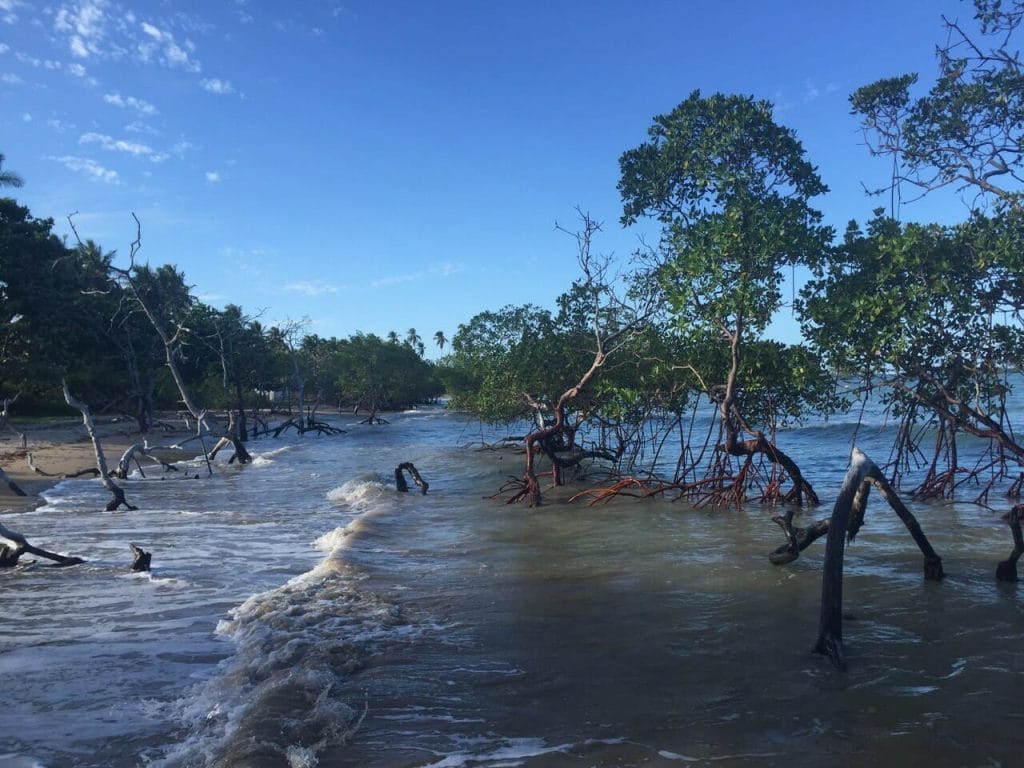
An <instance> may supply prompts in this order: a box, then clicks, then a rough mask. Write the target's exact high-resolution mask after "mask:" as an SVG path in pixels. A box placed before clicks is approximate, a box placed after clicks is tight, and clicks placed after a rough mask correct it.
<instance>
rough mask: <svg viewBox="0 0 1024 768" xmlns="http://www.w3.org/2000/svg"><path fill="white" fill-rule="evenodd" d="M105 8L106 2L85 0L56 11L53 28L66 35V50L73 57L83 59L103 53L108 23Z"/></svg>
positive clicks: (103, 0) (104, 0)
mask: <svg viewBox="0 0 1024 768" xmlns="http://www.w3.org/2000/svg"><path fill="white" fill-rule="evenodd" d="M106 7H107V3H106V0H85V1H84V2H81V3H79V4H78V5H73V6H67V5H66V6H64V7H62V8H61V9H60V10H59V11H57V15H56V17H55V18H54V27H55V28H56V29H57V31H58V32H63V33H65V34H67V35H68V48H69V49H70V50H71V53H72V55H73V56H77V57H78V58H80V59H85V58H88V57H89V56H92V55H97V54H101V53H102V52H103V48H102V43H103V41H104V39H105V38H106V35H107V23H108V19H107V14H106Z"/></svg>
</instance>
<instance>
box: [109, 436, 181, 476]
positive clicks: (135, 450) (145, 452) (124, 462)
mask: <svg viewBox="0 0 1024 768" xmlns="http://www.w3.org/2000/svg"><path fill="white" fill-rule="evenodd" d="M155 450H160V449H158V448H150V447H149V446H148V445H146V444H145V443H135V444H133V445H131V446H129V447H128V450H126V451H125V452H124V453H123V454H121V459H120V460H119V461H118V462H117V469H115V470H114V477H116V478H118V479H121V480H124V479H125V478H127V477H128V474H129V473H130V472H131V468H132V462H133V461H134V462H135V466H136V467H138V469H139V472H140V473H142V475H143V477H145V473H144V472H143V471H142V464H141V463H140V462H139V457H143V458H145V459H148V460H149V461H151V462H152V463H154V464H159V465H160V466H162V467H163V468H164V472H177V471H178V468H177V467H176V466H174V465H173V464H168V463H167V462H166V461H164V460H163V459H161V458H158V457H157V456H154V455H153V451H155Z"/></svg>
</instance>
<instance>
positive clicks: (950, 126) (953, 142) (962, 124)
mask: <svg viewBox="0 0 1024 768" xmlns="http://www.w3.org/2000/svg"><path fill="white" fill-rule="evenodd" d="M974 6H975V16H974V18H975V21H976V22H977V23H978V27H979V31H978V33H975V34H969V33H968V32H967V31H966V30H964V29H963V28H962V27H961V26H960V25H959V24H958V23H956V22H951V21H947V22H946V26H947V28H948V32H949V35H948V37H947V41H946V42H945V44H944V45H942V46H940V47H939V48H938V53H939V73H938V76H937V78H936V80H935V82H934V83H933V84H932V86H931V88H930V89H929V91H928V93H927V94H925V95H924V96H920V97H914V96H912V95H911V89H912V87H913V86H914V85H915V84H916V83H917V75H916V74H910V75H904V76H902V77H894V78H887V79H883V80H879V81H877V82H875V83H872V84H870V85H866V86H864V87H862V88H859V89H858V90H857V91H855V92H854V94H853V95H852V96H851V97H850V104H851V106H852V109H853V113H854V114H855V115H859V116H860V117H861V127H862V129H863V130H864V135H865V138H866V139H867V144H868V147H869V149H870V150H871V151H872V153H874V154H877V155H887V156H890V157H892V158H893V163H894V165H893V175H892V182H891V186H890V187H886V188H885V189H893V190H895V191H897V192H898V191H899V187H900V185H901V184H902V183H904V182H907V183H910V184H911V185H913V186H915V187H917V188H919V189H920V190H922V191H925V192H926V191H928V190H932V189H936V188H939V187H944V186H949V185H953V186H956V187H958V188H960V189H967V188H970V189H973V190H974V191H975V192H976V193H977V194H978V195H980V196H982V197H983V198H990V199H994V200H996V201H998V202H1000V203H1001V204H1005V205H1009V206H1010V207H1012V208H1016V209H1017V210H1018V211H1019V210H1021V208H1022V204H1024V196H1022V195H1024V193H1022V190H1021V182H1022V180H1024V154H1022V146H1021V140H1022V137H1024V71H1022V69H1021V64H1020V58H1019V54H1018V53H1017V52H1016V51H1015V50H1014V48H1013V45H1014V42H1015V37H1016V35H1017V33H1018V32H1019V28H1020V24H1021V20H1022V18H1024V0H1007V1H1006V2H1003V1H1002V0H975V2H974ZM879 191H884V189H883V190H879ZM892 214H893V215H896V214H897V211H896V210H895V208H894V209H893V210H892Z"/></svg>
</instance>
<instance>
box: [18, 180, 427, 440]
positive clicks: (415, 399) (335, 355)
mask: <svg viewBox="0 0 1024 768" xmlns="http://www.w3.org/2000/svg"><path fill="white" fill-rule="evenodd" d="M116 259H117V254H116V253H113V252H104V251H103V250H102V249H101V248H100V247H99V246H98V245H96V244H95V243H92V242H90V241H86V242H84V243H81V244H78V245H75V246H72V247H69V246H67V245H66V244H65V243H64V242H63V241H62V240H61V239H60V238H58V237H57V236H56V235H54V234H53V221H52V220H51V219H36V218H34V217H33V216H32V215H31V213H30V212H29V211H28V209H27V208H25V207H23V206H20V205H18V204H17V203H16V202H15V201H14V200H13V199H11V198H0V397H4V398H8V399H13V398H14V397H15V396H17V397H18V401H17V409H18V412H19V413H22V414H31V413H43V412H63V410H64V409H66V406H65V405H64V398H63V395H62V391H61V381H62V379H66V380H67V382H68V385H69V387H70V388H71V389H72V391H74V392H75V393H76V395H77V396H78V397H79V398H80V399H82V400H85V401H87V402H89V403H91V405H92V408H93V411H94V412H97V413H103V412H107V413H122V414H130V415H131V416H132V417H133V418H134V419H136V420H137V422H138V424H139V427H140V429H141V430H143V431H146V430H148V429H149V428H150V427H151V425H152V422H153V419H154V414H155V413H156V412H157V411H159V410H165V409H171V410H174V409H177V408H180V407H181V395H180V392H179V390H178V388H177V387H176V386H175V383H174V381H173V380H172V378H171V375H170V372H169V370H168V366H167V364H166V356H165V354H166V350H165V346H164V343H163V341H162V340H161V338H160V336H159V335H158V333H156V332H155V330H154V322H153V321H151V319H150V318H149V317H147V316H146V314H145V312H144V311H143V307H142V305H143V304H145V305H146V306H147V307H149V308H151V309H152V310H153V312H154V314H155V316H156V320H157V321H158V322H159V324H160V325H161V326H162V327H163V328H164V329H166V331H167V332H168V333H169V334H170V336H171V337H172V338H171V342H172V348H173V352H172V354H173V358H174V360H175V362H176V364H177V366H176V367H177V368H178V370H179V371H180V372H181V374H182V376H183V378H184V380H185V383H186V385H187V387H188V391H190V392H191V393H192V395H193V397H194V398H195V399H196V400H197V401H198V402H201V403H202V404H203V406H204V407H206V408H215V409H238V410H244V409H249V408H254V407H270V406H272V405H273V406H275V407H278V408H290V407H297V406H299V405H300V402H301V403H304V404H305V406H306V409H307V411H308V410H315V408H316V407H317V406H318V405H321V404H322V405H325V406H329V407H333V408H362V409H367V410H370V411H377V410H381V409H392V408H401V407H406V406H409V405H413V404H416V403H420V402H426V401H428V400H431V399H433V398H436V397H437V396H438V395H439V394H440V393H441V391H442V390H441V386H440V384H439V383H438V380H437V379H436V377H435V375H434V366H433V364H432V363H430V362H429V361H427V360H424V359H423V356H422V355H423V351H424V350H423V349H422V347H420V348H414V347H413V345H412V344H411V343H408V342H399V341H398V340H397V339H396V340H394V341H385V340H384V339H381V338H379V337H377V336H373V335H368V336H367V335H362V334H357V335H356V336H353V337H352V338H350V339H340V340H339V339H321V338H319V337H317V336H314V335H302V334H301V333H299V334H296V333H288V332H287V331H285V330H283V329H281V328H276V327H271V328H265V327H264V326H263V325H261V323H260V322H259V320H258V319H255V318H251V317H248V316H246V315H245V314H244V312H243V310H242V308H241V307H238V306H234V305H228V306H227V307H225V308H224V309H223V310H217V309H215V308H213V307H210V306H208V305H206V304H204V303H202V302H201V301H199V300H197V299H196V298H195V296H194V295H193V293H192V290H191V288H190V286H189V285H188V284H187V283H186V277H185V275H184V274H182V273H181V272H180V271H178V270H177V268H175V267H174V266H173V265H163V266H160V267H156V268H153V267H150V266H147V265H134V266H131V267H130V269H122V268H118V267H117V266H116ZM129 281H130V284H129ZM134 291H138V295H137V296H136V294H135V293H134ZM300 391H301V392H302V394H303V397H302V398H301V399H300V395H299V392H300ZM300 410H301V408H300Z"/></svg>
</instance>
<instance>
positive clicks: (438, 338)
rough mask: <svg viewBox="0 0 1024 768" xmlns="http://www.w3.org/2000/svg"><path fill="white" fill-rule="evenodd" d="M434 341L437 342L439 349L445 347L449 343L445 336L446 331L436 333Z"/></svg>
mask: <svg viewBox="0 0 1024 768" xmlns="http://www.w3.org/2000/svg"><path fill="white" fill-rule="evenodd" d="M434 343H435V344H437V348H438V349H444V345H445V344H447V343H448V339H446V338H445V337H444V331H438V332H437V333H435V334H434Z"/></svg>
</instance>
